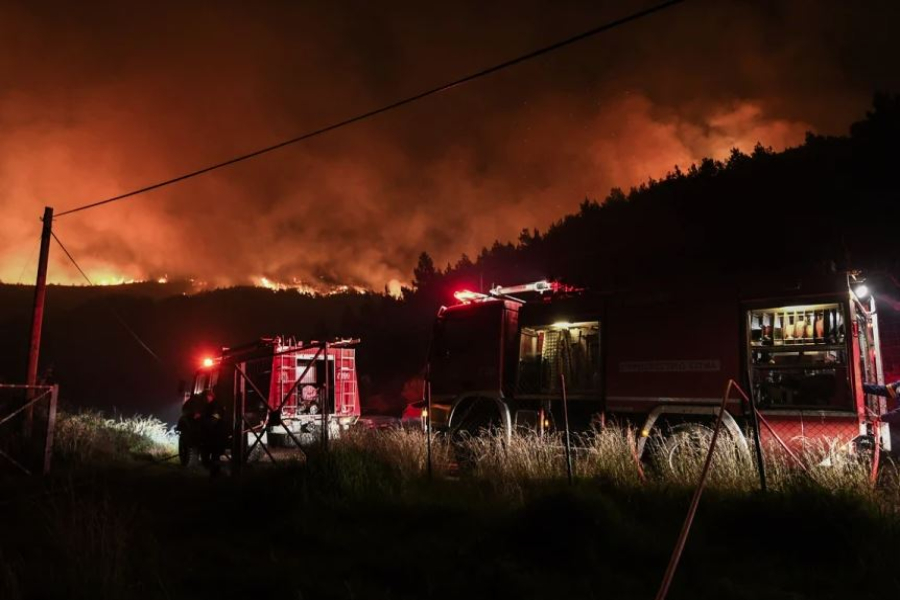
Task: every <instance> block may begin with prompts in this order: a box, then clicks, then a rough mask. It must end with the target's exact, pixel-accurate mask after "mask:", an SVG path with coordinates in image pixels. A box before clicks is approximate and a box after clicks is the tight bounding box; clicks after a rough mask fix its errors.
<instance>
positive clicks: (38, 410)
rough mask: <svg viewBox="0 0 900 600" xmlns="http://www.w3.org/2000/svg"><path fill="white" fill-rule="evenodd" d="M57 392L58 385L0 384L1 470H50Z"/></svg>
mask: <svg viewBox="0 0 900 600" xmlns="http://www.w3.org/2000/svg"><path fill="white" fill-rule="evenodd" d="M58 392H59V386H56V385H9V384H0V471H8V470H12V471H16V472H20V473H25V474H27V475H31V474H32V473H44V474H45V473H47V472H49V471H50V462H51V459H52V457H53V430H54V428H55V426H56V399H57V394H58Z"/></svg>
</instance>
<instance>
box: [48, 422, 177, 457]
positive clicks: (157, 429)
mask: <svg viewBox="0 0 900 600" xmlns="http://www.w3.org/2000/svg"><path fill="white" fill-rule="evenodd" d="M177 445H178V437H177V434H176V433H175V432H174V431H173V430H172V429H171V428H170V427H169V426H168V425H167V424H166V423H164V422H162V421H160V420H159V419H156V418H154V417H141V416H136V417H130V418H125V417H121V416H120V417H116V418H114V419H111V418H107V417H106V416H104V415H103V413H101V412H98V411H87V410H86V411H80V412H76V413H66V412H60V413H59V415H57V421H56V429H55V432H54V437H53V449H54V455H55V456H56V457H57V458H59V459H61V460H63V461H64V462H74V463H88V462H110V461H112V462H115V461H120V460H123V459H124V460H128V459H132V458H136V457H150V458H160V457H164V456H168V455H171V454H173V453H174V452H175V451H176V448H177Z"/></svg>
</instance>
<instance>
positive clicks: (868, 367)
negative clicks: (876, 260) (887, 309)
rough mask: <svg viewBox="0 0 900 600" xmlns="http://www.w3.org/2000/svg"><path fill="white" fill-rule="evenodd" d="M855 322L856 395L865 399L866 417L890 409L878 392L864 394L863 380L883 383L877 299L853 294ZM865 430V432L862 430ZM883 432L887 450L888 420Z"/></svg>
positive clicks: (864, 410)
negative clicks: (876, 308) (856, 353)
mask: <svg viewBox="0 0 900 600" xmlns="http://www.w3.org/2000/svg"><path fill="white" fill-rule="evenodd" d="M852 303H853V312H854V322H853V337H854V338H855V339H854V341H855V343H856V346H857V348H858V350H857V352H858V356H857V357H856V359H857V365H858V366H857V368H858V376H857V379H858V380H859V381H858V383H857V385H856V390H857V395H858V397H859V398H860V402H861V403H862V407H861V408H862V411H861V412H864V413H865V414H864V415H863V417H864V418H865V419H866V420H869V419H871V418H872V417H874V416H875V415H880V414H883V413H884V412H885V411H887V402H886V400H885V399H884V398H882V397H879V396H872V395H868V394H863V391H862V384H863V383H878V384H884V375H883V372H882V365H881V348H880V341H879V339H878V313H877V312H876V310H875V300H874V298H872V297H871V296H869V295H866V297H864V298H859V297H858V296H857V295H856V294H853V298H852ZM861 433H864V432H861ZM879 434H880V436H881V439H882V443H883V444H884V447H885V449H886V450H890V449H891V447H890V446H891V442H890V428H889V426H888V425H887V424H882V431H880V432H877V433H875V435H876V436H878V435H879Z"/></svg>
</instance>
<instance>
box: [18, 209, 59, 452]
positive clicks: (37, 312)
mask: <svg viewBox="0 0 900 600" xmlns="http://www.w3.org/2000/svg"><path fill="white" fill-rule="evenodd" d="M43 221H44V227H43V229H42V230H41V253H40V257H39V258H38V269H37V279H36V280H35V284H34V308H33V311H32V315H31V343H30V344H29V347H28V369H27V371H26V379H25V383H26V384H27V385H29V386H35V385H37V372H38V360H39V359H40V352H41V328H42V327H43V325H44V299H45V297H46V294H47V261H48V259H49V257H50V235H51V231H52V227H53V208H51V207H49V206H46V207H44V218H43ZM33 425H34V410H33V408H32V407H30V406H29V407H28V409H27V410H26V411H25V424H24V427H25V436H26V437H29V438H30V437H31V434H32V427H33Z"/></svg>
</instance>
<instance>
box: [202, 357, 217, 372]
mask: <svg viewBox="0 0 900 600" xmlns="http://www.w3.org/2000/svg"><path fill="white" fill-rule="evenodd" d="M213 364H214V363H213V359H211V358H209V357H207V358H204V359H203V368H204V369H208V368H210V367H211V366H213Z"/></svg>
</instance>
